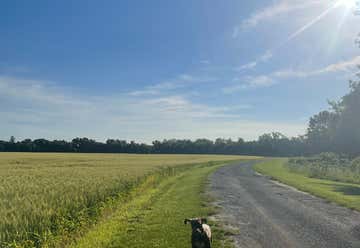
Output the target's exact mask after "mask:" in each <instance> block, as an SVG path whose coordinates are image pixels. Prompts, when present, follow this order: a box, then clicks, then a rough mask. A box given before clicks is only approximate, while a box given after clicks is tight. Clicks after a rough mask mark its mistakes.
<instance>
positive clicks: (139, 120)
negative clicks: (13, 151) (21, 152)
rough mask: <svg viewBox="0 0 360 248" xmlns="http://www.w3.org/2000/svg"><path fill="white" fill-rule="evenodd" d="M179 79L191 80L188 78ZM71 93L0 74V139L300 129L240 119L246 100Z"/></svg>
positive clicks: (242, 134) (237, 134)
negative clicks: (204, 101) (210, 101)
mask: <svg viewBox="0 0 360 248" xmlns="http://www.w3.org/2000/svg"><path fill="white" fill-rule="evenodd" d="M183 78H187V80H193V79H191V78H190V77H187V76H185V77H183ZM254 81H256V80H255V79H254ZM256 83H258V84H262V83H265V82H261V80H259V81H257V82H256ZM256 83H255V82H254V84H256ZM158 87H160V86H158ZM71 92H72V91H70V90H69V91H67V90H66V89H62V88H60V87H57V86H56V84H55V83H49V82H43V81H40V80H27V79H19V78H10V77H0V99H1V102H2V104H1V106H0V115H1V118H2V119H1V122H0V138H8V137H7V136H9V135H15V136H16V137H18V138H19V139H22V138H27V137H29V138H39V137H45V138H50V139H54V138H57V139H60V138H61V139H70V138H73V137H76V136H87V137H89V138H96V139H99V140H103V139H105V138H106V137H115V138H124V139H128V140H130V139H135V140H138V141H147V142H150V141H151V140H154V139H162V138H173V137H174V138H191V139H194V138H200V137H208V138H215V137H232V138H237V137H244V138H247V139H252V138H256V137H257V135H260V134H261V132H265V131H274V130H275V129H277V128H276V127H279V126H283V127H284V129H283V130H284V132H285V133H286V132H287V131H288V132H289V133H290V134H291V135H295V134H297V133H299V132H301V130H302V128H303V126H302V125H301V124H299V123H275V122H274V123H271V122H268V123H266V122H258V121H250V120H246V119H243V118H242V115H241V114H240V113H241V111H244V110H246V109H249V108H251V106H250V105H246V104H244V105H234V106H226V105H224V106H221V105H217V106H209V105H206V104H199V103H195V102H193V101H192V100H190V99H189V98H187V97H186V96H182V95H174V94H168V95H161V96H152V97H147V98H145V99H142V98H136V97H131V96H128V95H124V94H113V95H109V96H86V95H81V94H80V93H74V92H73V93H71ZM78 92H80V91H78ZM9 109H11V111H9ZM240 127H241V128H240ZM253 127H258V128H259V129H258V128H253ZM273 128H274V129H273ZM124 130H126V132H124ZM245 130H246V132H245Z"/></svg>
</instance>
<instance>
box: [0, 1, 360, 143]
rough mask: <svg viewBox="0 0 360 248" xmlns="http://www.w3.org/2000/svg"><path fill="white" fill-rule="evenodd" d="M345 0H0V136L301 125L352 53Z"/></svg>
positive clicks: (138, 135) (144, 137)
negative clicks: (0, 0) (101, 0)
mask: <svg viewBox="0 0 360 248" xmlns="http://www.w3.org/2000/svg"><path fill="white" fill-rule="evenodd" d="M353 1H355V0H340V1H336V0H334V1H329V0H301V1H300V0H274V1H263V0H255V1H239V0H227V1H205V0H197V1H193V0H182V1H165V0H155V1H136V0H132V1H127V0H123V1H115V0H108V1H103V2H99V1H90V0H87V1H85V0H84V1H83V0H77V1H65V0H64V1H56V2H54V1H41V0H39V1H25V0H23V1H20V0H11V1H10V0H4V1H2V2H1V4H0V37H1V38H0V116H1V121H0V139H5V140H7V139H9V137H10V135H14V136H16V137H17V138H18V139H24V138H48V139H71V138H73V137H77V136H81V137H83V136H86V137H90V138H95V139H98V140H105V139H106V138H120V139H128V140H136V141H144V142H150V141H151V140H154V139H163V138H190V139H195V138H200V137H207V138H211V139H213V138H216V137H224V138H229V137H230V138H234V139H236V138H237V137H243V138H245V139H247V140H249V139H255V138H257V137H258V136H259V135H260V134H262V133H265V132H271V131H280V132H283V133H284V134H286V135H289V136H296V135H300V134H304V132H305V129H306V125H307V121H308V119H309V117H310V116H312V115H313V114H315V113H317V112H319V111H320V110H322V109H326V108H327V99H338V98H339V97H341V96H342V95H343V94H345V93H346V92H347V86H348V80H349V79H354V73H355V72H356V65H357V64H360V49H359V48H357V47H356V45H355V44H354V40H355V38H356V35H357V33H358V32H359V31H360V29H359V27H360V26H359V21H360V17H354V16H353V14H352V10H353V8H354V5H355V4H354V2H353Z"/></svg>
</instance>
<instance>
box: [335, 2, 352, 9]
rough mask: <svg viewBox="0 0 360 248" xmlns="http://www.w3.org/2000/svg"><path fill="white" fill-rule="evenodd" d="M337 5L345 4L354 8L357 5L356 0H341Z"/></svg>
mask: <svg viewBox="0 0 360 248" xmlns="http://www.w3.org/2000/svg"><path fill="white" fill-rule="evenodd" d="M336 5H337V6H344V7H346V8H353V7H355V6H356V0H339V1H338V2H337V4H336Z"/></svg>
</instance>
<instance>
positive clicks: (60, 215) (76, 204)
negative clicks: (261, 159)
mask: <svg viewBox="0 0 360 248" xmlns="http://www.w3.org/2000/svg"><path fill="white" fill-rule="evenodd" d="M239 159H248V158H246V157H239V156H212V155H126V154H122V155H119V154H51V153H48V154H33V153H0V195H1V197H0V219H1V220H2V221H1V222H0V239H1V246H3V247H6V246H8V247H46V246H48V247H52V246H61V247H62V246H65V244H68V243H70V242H72V241H73V240H74V237H78V238H80V240H81V242H85V241H86V240H87V239H86V238H84V239H81V237H82V236H83V235H84V234H86V232H87V230H88V229H92V228H93V227H99V228H100V229H101V227H102V225H104V223H106V222H107V220H109V221H110V222H111V220H112V218H110V217H111V216H112V215H113V214H115V217H116V216H117V215H118V214H119V212H120V213H124V211H126V212H129V211H128V208H126V206H127V205H128V204H130V205H131V204H137V202H139V201H140V202H142V203H141V204H145V205H149V206H151V204H156V202H157V204H159V206H158V207H157V208H155V207H154V209H161V207H162V206H164V208H165V209H166V207H165V206H166V205H165V203H166V202H167V203H169V204H170V202H171V201H167V200H166V201H165V202H163V203H162V202H161V199H166V198H161V197H169V198H171V197H175V196H180V195H181V194H180V192H178V191H177V189H178V188H179V190H180V187H176V186H175V185H180V184H181V185H184V184H187V183H186V180H187V178H194V177H195V176H196V174H197V175H198V178H197V179H198V180H195V181H193V184H189V185H188V186H187V187H188V188H187V189H186V192H187V193H188V194H189V195H191V194H193V197H195V198H197V199H199V192H200V188H199V187H201V186H200V185H202V183H203V180H204V179H205V177H206V175H207V173H209V172H210V171H211V170H212V169H214V168H215V167H214V166H216V164H217V162H216V161H218V162H220V161H221V163H220V164H223V163H224V161H232V160H239ZM209 161H212V162H211V163H209ZM199 164H201V165H202V166H200V167H199ZM205 165H206V166H205ZM204 166H205V167H204ZM166 168H167V169H166ZM169 168H172V169H169ZM192 170H194V173H192V172H191V171H192ZM184 173H190V174H189V175H191V177H185V176H184V175H185V174H184ZM150 175H152V176H150ZM151 178H153V181H151ZM149 180H150V181H149ZM182 180H185V182H184V183H181V181H182ZM147 183H148V185H147ZM149 183H150V184H149ZM141 185H143V186H144V185H146V186H145V187H144V189H141V187H140V186H141ZM166 185H168V186H166ZM171 185H172V187H173V191H169V190H168V188H169V187H170V186H171ZM158 186H159V187H158ZM175 189H176V190H175ZM148 190H150V191H149V192H148ZM165 191H166V192H165ZM164 192H165V193H167V194H165V195H164V194H163V193H164ZM169 192H170V193H169ZM134 195H136V197H134ZM160 196H161V197H160ZM159 197H160V198H159ZM156 198H159V201H157V200H156ZM176 199H177V200H178V201H179V202H181V204H185V202H186V199H182V198H181V197H179V198H176ZM179 202H176V201H175V202H174V203H175V204H179ZM197 204H200V201H191V202H189V203H188V206H189V211H187V212H186V211H185V212H183V214H184V215H185V214H186V215H188V214H190V213H193V214H202V213H204V214H206V212H202V213H198V212H196V211H194V212H191V210H196V209H197V206H198V205H197ZM132 209H133V208H132ZM150 212H151V213H154V214H156V211H155V210H154V211H150ZM116 213H117V215H116ZM161 213H163V212H161ZM129 214H131V212H130V213H129ZM180 215H181V213H180ZM161 216H162V215H159V216H158V217H156V216H155V217H154V218H151V220H153V221H157V220H158V218H159V217H161ZM182 217H183V216H181V218H182ZM187 217H188V216H187ZM173 220H174V219H173ZM129 222H131V223H133V221H131V220H128V221H123V222H122V224H121V225H122V226H123V227H124V226H125V227H126V226H127V224H128V223H129ZM110 226H111V225H110ZM150 226H151V225H150ZM126 228H127V227H126ZM177 228H178V227H177ZM100 229H99V230H100ZM116 230H117V229H116V228H115V229H114V230H113V231H116ZM98 233H99V235H100V233H101V231H99V232H98ZM118 233H120V234H122V235H123V234H124V233H123V232H121V231H120V232H118ZM118 236H119V235H117V237H118ZM84 237H86V235H85V236H84ZM119 237H120V236H119ZM126 237H131V235H126V236H125V239H126ZM104 240H105V239H104ZM129 240H131V241H133V240H132V239H129ZM114 242H115V241H114ZM139 244H140V245H139V246H138V247H145V246H141V242H140V243H139ZM84 247H86V246H84ZM87 247H90V246H87ZM93 247H96V246H93ZM134 247H135V246H134ZM159 247H160V246H159Z"/></svg>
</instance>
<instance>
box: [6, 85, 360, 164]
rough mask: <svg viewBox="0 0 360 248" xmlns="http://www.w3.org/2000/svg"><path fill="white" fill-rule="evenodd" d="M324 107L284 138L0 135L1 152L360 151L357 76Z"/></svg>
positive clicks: (285, 153)
mask: <svg viewBox="0 0 360 248" xmlns="http://www.w3.org/2000/svg"><path fill="white" fill-rule="evenodd" d="M329 106H330V108H329V110H325V111H321V112H320V113H318V114H316V115H314V116H313V117H311V118H310V121H309V125H308V129H307V132H306V134H305V135H303V136H299V137H293V138H289V137H286V136H285V135H283V134H281V133H278V132H273V133H269V134H264V135H261V136H260V137H259V138H258V139H257V140H254V141H245V140H244V139H241V138H239V139H238V140H231V139H222V138H218V139H216V140H215V141H213V140H209V139H197V140H194V141H192V140H188V139H183V140H181V139H167V140H163V141H158V140H156V141H153V142H152V144H151V145H148V144H144V143H137V142H134V141H130V142H128V141H126V140H118V139H108V140H107V141H106V142H98V141H96V140H93V139H88V138H75V139H73V140H72V141H65V140H53V141H50V140H46V139H35V140H30V139H25V140H22V141H17V142H16V141H15V138H14V137H11V138H10V140H9V141H0V151H2V152H83V153H142V154H146V153H155V154H157V153H164V154H236V155H262V156H305V155H312V154H317V153H321V152H335V153H339V154H345V155H349V156H351V157H356V156H359V155H360V82H359V81H358V82H356V81H351V82H350V92H349V93H348V94H346V95H345V96H343V97H342V98H341V99H340V100H339V101H331V102H329Z"/></svg>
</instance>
